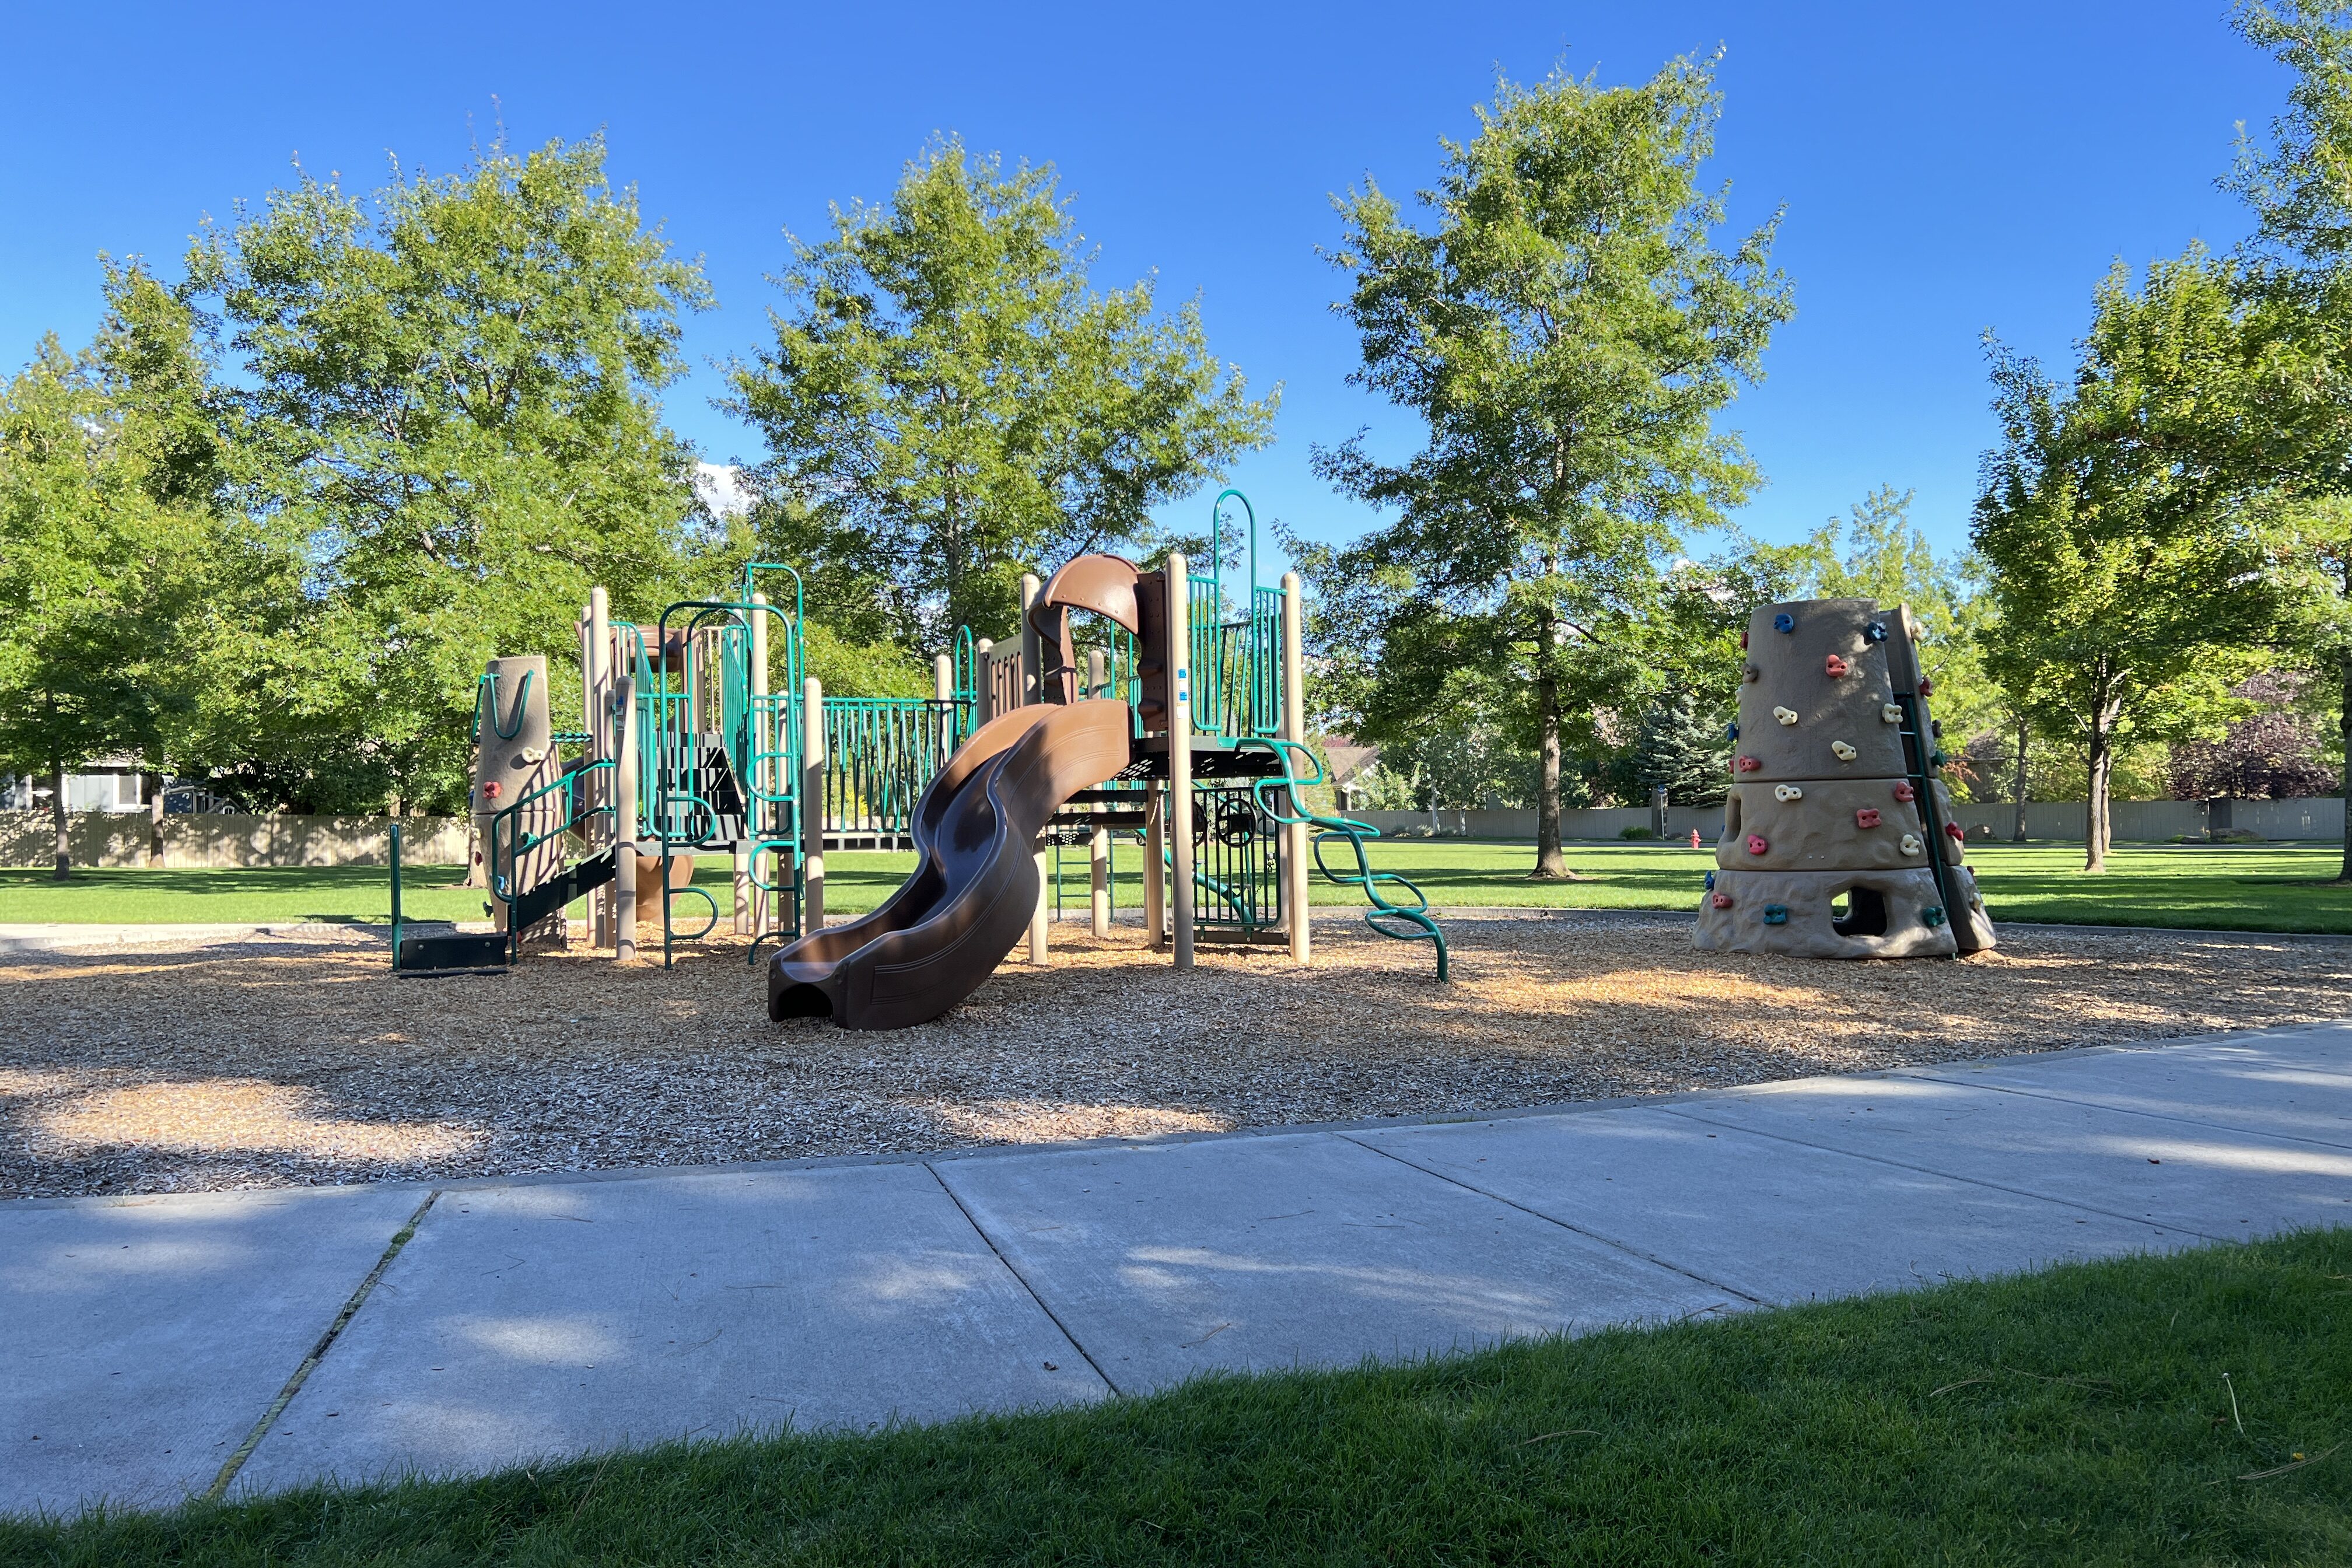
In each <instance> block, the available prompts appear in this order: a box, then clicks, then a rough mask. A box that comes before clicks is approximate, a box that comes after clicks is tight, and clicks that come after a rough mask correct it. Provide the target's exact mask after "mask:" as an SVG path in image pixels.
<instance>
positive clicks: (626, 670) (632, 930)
mask: <svg viewBox="0 0 2352 1568" xmlns="http://www.w3.org/2000/svg"><path fill="white" fill-rule="evenodd" d="M630 635H631V636H633V637H640V636H641V635H640V634H637V633H632V634H630ZM643 651H644V643H643V641H642V639H641V640H640V641H639V643H638V646H637V647H636V648H635V649H632V650H631V652H632V655H633V657H632V658H628V659H621V658H617V657H615V658H614V661H613V685H614V692H615V695H616V696H617V697H619V698H620V702H621V713H620V718H619V721H618V722H617V724H616V726H615V728H616V730H617V731H618V736H619V743H620V748H621V749H620V754H619V755H618V756H617V757H616V758H615V759H614V763H615V766H614V770H613V837H614V843H613V957H614V961H615V962H616V963H626V962H627V961H628V960H630V959H633V958H635V957H636V956H637V690H636V676H635V667H636V659H637V658H641V657H643ZM624 682H626V685H625V686H624V684H623V683H624Z"/></svg>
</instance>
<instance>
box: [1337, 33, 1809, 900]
mask: <svg viewBox="0 0 2352 1568" xmlns="http://www.w3.org/2000/svg"><path fill="white" fill-rule="evenodd" d="M1719 110H1720V100H1719V98H1718V95H1717V91H1716V89H1715V84H1714V61H1712V60H1697V59H1679V60H1675V61H1673V62H1671V63H1670V64H1668V65H1667V66H1666V67H1665V68H1664V69H1662V70H1661V71H1660V72H1659V73H1658V74H1657V75H1656V76H1655V77H1654V78H1652V79H1650V80H1648V81H1646V82H1643V83H1640V84H1637V85H1633V86H1628V87H1607V88H1604V87H1601V86H1599V85H1598V84H1597V83H1596V82H1595V80H1594V79H1592V78H1590V77H1586V78H1581V79H1580V78H1576V77H1572V76H1570V75H1567V74H1566V73H1564V72H1555V73H1554V74H1553V75H1552V76H1550V77H1549V78H1548V79H1545V80H1544V81H1542V82H1540V83H1538V84H1537V85H1535V86H1532V87H1526V86H1519V85H1517V84H1513V83H1510V82H1504V83H1502V84H1501V85H1500V86H1499V87H1498V89H1497V90H1496V97H1495V100H1494V101H1493V102H1492V103H1491V104H1489V105H1487V106H1486V107H1485V108H1484V109H1482V110H1480V113H1479V129H1478V133H1477V134H1476V135H1475V137H1473V138H1472V139H1471V140H1470V141H1468V142H1444V144H1443V145H1444V164H1443V168H1442V171H1441V173H1440V175H1439V179H1438V183H1437V184H1435V185H1434V186H1433V187H1432V188H1430V189H1428V190H1425V191H1423V192H1422V193H1421V205H1422V206H1423V209H1424V210H1425V211H1426V213H1427V214H1428V222H1427V223H1426V224H1425V225H1424V224H1421V223H1416V222H1414V221H1413V220H1412V218H1411V217H1409V216H1408V215H1407V214H1406V212H1405V210H1404V209H1403V208H1402V206H1401V205H1399V204H1398V203H1397V202H1396V201H1395V200H1394V199H1393V198H1391V196H1389V195H1387V194H1386V193H1384V192H1383V191H1381V189H1380V187H1379V186H1378V185H1377V184H1370V183H1369V182H1368V183H1367V184H1366V185H1365V187H1364V188H1363V189H1362V190H1360V191H1357V192H1354V193H1351V194H1350V195H1348V196H1346V197H1344V198H1341V199H1340V200H1339V204H1338V205H1339V212H1340V216H1341V217H1342V219H1343V221H1344V223H1345V225H1346V231H1347V232H1346V237H1345V239H1344V242H1343V244H1342V246H1341V247H1340V248H1339V250H1338V251H1336V252H1335V253H1334V254H1333V258H1332V259H1333V260H1334V262H1335V263H1336V264H1337V265H1338V266H1339V268H1341V269H1343V270H1344V271H1346V272H1347V273H1348V274H1349V277H1350V278H1351V279H1352V288H1351V291H1350V293H1349V298H1348V299H1347V300H1345V301H1343V302H1342V303H1341V304H1340V305H1339V307H1338V309H1339V310H1340V312H1341V313H1342V314H1343V315H1344V316H1346V318H1347V319H1348V320H1349V322H1350V323H1351V324H1352V325H1353V326H1354V327H1355V329H1356V331H1357V333H1358V336H1359V339H1360V345H1361V352H1362V364H1361V367H1360V369H1359V370H1358V371H1357V372H1356V373H1355V374H1354V376H1353V377H1352V378H1351V379H1353V380H1354V381H1355V382H1356V383H1357V384H1360V385H1363V386H1366V387H1369V388H1370V389H1372V390H1373V391H1376V392H1379V393H1381V394H1382V395H1386V396H1388V397H1389V398H1391V400H1393V401H1394V402H1396V403H1398V404H1400V405H1402V406H1404V407H1406V408H1409V409H1411V410H1412V412H1413V413H1414V414H1415V415H1416V416H1419V418H1420V420H1421V421H1422V423H1423V426H1425V429H1426V432H1427V437H1426V441H1425V443H1424V444H1423V447H1422V449H1421V450H1420V451H1419V452H1417V453H1415V454H1413V455H1412V456H1411V457H1410V458H1405V459H1404V460H1402V461H1400V462H1391V461H1388V460H1385V459H1383V458H1381V457H1379V456H1378V455H1376V454H1375V452H1374V450H1373V448H1372V447H1371V446H1370V443H1369V442H1368V441H1367V440H1366V439H1365V438H1364V437H1358V438H1356V439H1354V440H1351V441H1349V442H1347V443H1346V444H1344V445H1342V446H1340V447H1337V448H1334V449H1329V450H1325V451H1321V452H1318V454H1317V465H1318V469H1319V471H1320V472H1321V473H1322V474H1323V475H1324V476H1325V477H1326V478H1327V479H1329V480H1330V481H1331V482H1332V484H1333V485H1334V486H1335V487H1336V488H1337V489H1339V491H1340V492H1341V493H1343V494H1345V495H1348V496H1350V497H1353V498H1355V499H1356V500H1361V501H1363V502H1365V503H1367V504H1369V505H1370V506H1372V507H1373V508H1375V509H1377V510H1384V511H1392V512H1393V513H1394V514H1395V519H1394V521H1391V522H1390V523H1388V524H1386V525H1385V526H1383V527H1382V528H1381V529H1380V530H1378V531H1375V532H1373V533H1370V534H1369V535H1367V536H1366V537H1364V538H1363V539H1361V540H1360V541H1358V542H1356V543H1355V544H1354V545H1352V546H1350V547H1349V549H1348V550H1346V551H1345V552H1339V553H1337V554H1326V555H1323V556H1319V557H1318V556H1314V555H1312V554H1311V553H1310V555H1309V560H1308V565H1309V566H1310V567H1311V568H1313V569H1315V570H1316V572H1317V575H1318V579H1319V581H1320V583H1321V584H1322V586H1323V588H1324V591H1325V594H1326V595H1327V596H1328V598H1330V599H1332V600H1333V601H1335V603H1334V604H1333V606H1332V610H1331V613H1330V614H1329V616H1328V618H1327V621H1326V625H1327V626H1328V627H1330V628H1332V629H1335V630H1337V631H1338V632H1339V635H1340V636H1342V637H1346V638H1348V639H1349V640H1351V641H1352V642H1354V644H1355V645H1356V646H1358V647H1365V648H1376V649H1377V650H1378V669H1379V672H1380V676H1379V679H1378V680H1377V681H1376V682H1375V683H1374V686H1373V688H1372V689H1371V690H1370V693H1369V695H1368V700H1367V707H1368V710H1369V711H1370V716H1371V717H1372V719H1373V721H1374V723H1375V724H1376V725H1378V724H1380V723H1382V722H1387V723H1390V724H1391V725H1393V724H1394V723H1395V722H1396V721H1399V720H1400V719H1401V718H1402V716H1403V715H1404V714H1407V713H1409V712H1412V711H1414V710H1420V711H1423V712H1427V711H1433V710H1436V704H1437V701H1438V700H1439V699H1440V698H1441V697H1442V696H1444V693H1445V690H1446V689H1447V688H1449V687H1450V686H1452V685H1454V684H1458V683H1461V682H1465V681H1468V682H1473V683H1476V684H1478V685H1479V686H1480V688H1481V690H1480V697H1481V700H1483V702H1484V703H1485V705H1486V706H1487V707H1488V708H1489V709H1490V710H1493V711H1495V712H1496V713H1497V714H1498V715H1501V716H1503V717H1505V718H1506V719H1507V721H1508V722H1509V724H1510V726H1511V728H1512V729H1513V730H1514V731H1517V733H1519V734H1520V735H1521V736H1523V737H1524V738H1525V740H1526V741H1527V742H1529V743H1530V744H1531V745H1532V747H1533V748H1534V749H1535V750H1536V752H1537V753H1538V758H1539V761H1540V766H1541V777H1540V783H1539V788H1538V851H1537V862H1536V868H1535V872H1534V874H1535V875H1536V876H1538V877H1561V876H1567V875H1570V872H1569V870H1568V867H1567V863H1566V861H1565V859H1564V858H1563V857H1562V855H1561V852H1560V844H1559V808H1560V776H1561V759H1562V750H1563V746H1564V745H1570V746H1585V747H1597V746H1599V745H1601V743H1602V742H1603V741H1604V739H1605V737H1603V736H1602V735H1601V733H1600V732H1599V731H1598V730H1597V729H1596V728H1595V727H1594V717H1593V716H1595V715H1598V714H1601V713H1602V712H1604V711H1607V710H1616V709H1623V708H1625V707H1627V706H1628V705H1629V701H1630V700H1631V699H1632V698H1633V695H1634V694H1635V693H1636V692H1637V691H1638V690H1639V689H1640V688H1641V685H1642V683H1643V679H1644V672H1645V670H1646V669H1647V668H1649V665H1650V663H1651V656H1652V653H1653V651H1654V649H1653V646H1652V645H1653V643H1654V637H1653V635H1652V628H1653V627H1654V626H1658V625H1660V624H1661V623H1662V620H1663V616H1662V610H1663V608H1664V603H1665V601H1666V599H1667V597H1668V595H1669V586H1668V583H1667V572H1668V569H1669V567H1670V565H1671V563H1672V561H1673V559H1674V557H1675V552H1676V550H1677V548H1678V545H1679V543H1680V540H1681V537H1682V534H1683V532H1684V531H1685V530H1687V529H1690V528H1693V527H1700V526H1707V525H1712V524H1715V523H1717V522H1719V521H1721V520H1722V518H1723V515H1724V511H1725V509H1726V508H1727V507H1730V506H1733V505H1736V504H1737V503H1738V502H1739V501H1740V500H1743V499H1744V498H1745V497H1746V496H1747V494H1748V491H1749V490H1750V489H1752V488H1753V486H1754V485H1755V483H1756V482H1757V475H1756V471H1755V468H1754V466H1753V465H1752V464H1751V463H1750V462H1749V461H1748V458H1747V456H1746V454H1745V452H1744V451H1743V450H1742V448H1741V447H1740V445H1739V442H1738V439H1737V437H1734V436H1732V435H1730V434H1728V433H1726V432H1723V431H1720V430H1718V429H1717V427H1716V426H1715V424H1714V416H1715V415H1716V414H1717V411H1719V410H1720V409H1721V408H1722V407H1723V406H1724V405H1726V404H1727V403H1728V402H1729V401H1730V400H1731V398H1732V396H1733V395H1734V394H1735V393H1736V392H1737V391H1738V387H1739V386H1740V385H1741V384H1743V383H1746V382H1752V381H1754V380H1756V379H1758V378H1759V376H1760V375H1761V374H1762V370H1761V356H1762V353H1763V350H1764V346H1765V344H1766V342H1768V341H1769V337H1770V334H1771V332H1772V330H1773V329H1774V328H1775V327H1776V326H1777V325H1779V324H1780V322H1781V321H1786V320H1787V319H1788V317H1789V315H1790V309H1791V307H1790V288H1789V285H1788V282H1787V280H1786V279H1784V278H1782V277H1781V276H1780V274H1779V273H1778V272H1776V271H1774V270H1773V269H1772V268H1771V265H1770V259H1769V258H1770V250H1771V245H1772V239H1773V234H1774V230H1775V227H1776V226H1777V223H1778V219H1777V217H1775V218H1773V219H1771V220H1769V221H1767V222H1766V223H1765V224H1764V225H1763V226H1760V227H1759V228H1757V229H1756V230H1754V231H1753V232H1751V233H1749V234H1748V235H1747V236H1746V237H1742V238H1740V239H1738V240H1737V241H1736V242H1734V243H1733V244H1732V245H1731V246H1730V247H1728V248H1721V247H1718V246H1717V243H1716V237H1715V233H1716V230H1717V228H1719V227H1720V226H1721V225H1722V224H1723V222H1724V219H1725V209H1724V194H1723V192H1722V191H1721V190H1709V189H1706V188H1705V187H1703V186H1702V185H1701V184H1700V174H1701V170H1702V167H1703V165H1704V164H1705V163H1706V159H1707V157H1708V155H1709V154H1710V153H1711V152H1712V149H1713V143H1714V133H1715V124H1716V121H1717V115H1718V112H1719ZM1619 739H1621V740H1622V737H1620V738H1619Z"/></svg>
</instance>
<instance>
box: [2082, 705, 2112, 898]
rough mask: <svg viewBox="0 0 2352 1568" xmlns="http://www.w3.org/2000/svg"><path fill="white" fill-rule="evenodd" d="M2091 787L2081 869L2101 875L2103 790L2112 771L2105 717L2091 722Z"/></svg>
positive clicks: (2104, 843) (2104, 827) (2103, 860)
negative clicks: (2098, 872) (2099, 872)
mask: <svg viewBox="0 0 2352 1568" xmlns="http://www.w3.org/2000/svg"><path fill="white" fill-rule="evenodd" d="M2090 763H2091V770H2090V771H2091V787H2090V789H2089V790H2088V791H2086V792H2085V793H2086V794H2087V795H2089V796H2090V799H2089V801H2088V802H2087V803H2086V804H2085V805H2084V812H2083V869H2084V870H2085V871H2105V869H2106V868H2107V786H2108V784H2109V782H2110V781H2111V779H2112V777H2113V775H2114V773H2115V768H2116V753H2115V738H2114V736H2113V735H2112V734H2110V733H2109V731H2108V729H2107V721H2106V719H2105V715H2103V714H2102V715H2095V716H2094V718H2093V719H2092V721H2091V738H2090Z"/></svg>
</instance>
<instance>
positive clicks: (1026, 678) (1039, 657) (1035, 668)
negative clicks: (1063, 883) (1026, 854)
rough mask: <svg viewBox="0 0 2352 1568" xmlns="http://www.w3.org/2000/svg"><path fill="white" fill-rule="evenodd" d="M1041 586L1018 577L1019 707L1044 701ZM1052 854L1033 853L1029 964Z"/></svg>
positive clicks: (1045, 907) (1046, 904) (1040, 934)
mask: <svg viewBox="0 0 2352 1568" xmlns="http://www.w3.org/2000/svg"><path fill="white" fill-rule="evenodd" d="M1044 588H1045V584H1041V583H1039V582H1038V581H1037V574H1035V573H1034V572H1024V573H1023V574H1021V705H1022V706H1023V707H1024V708H1025V707H1027V706H1028V705H1029V704H1031V703H1033V702H1042V701H1044V700H1045V681H1044V679H1043V673H1044V668H1043V667H1044V665H1045V658H1044V651H1043V647H1042V645H1041V644H1040V642H1039V640H1038V637H1037V628H1036V627H1035V626H1031V625H1030V624H1029V611H1030V609H1031V608H1032V607H1033V606H1034V605H1035V604H1036V603H1037V595H1039V594H1040V593H1041V592H1043V591H1044ZM1052 856H1053V851H1052V850H1051V849H1049V848H1046V847H1044V846H1042V845H1041V846H1040V847H1038V850H1037V907H1036V908H1035V909H1034V910H1030V911H1029V962H1030V963H1039V964H1042V963H1045V939H1046V934H1047V931H1048V930H1049V929H1050V922H1051V921H1052V920H1053V918H1054V903H1053V900H1054V886H1053V880H1052V873H1051V872H1050V870H1049V869H1048V867H1049V865H1050V863H1051V860H1052Z"/></svg>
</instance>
